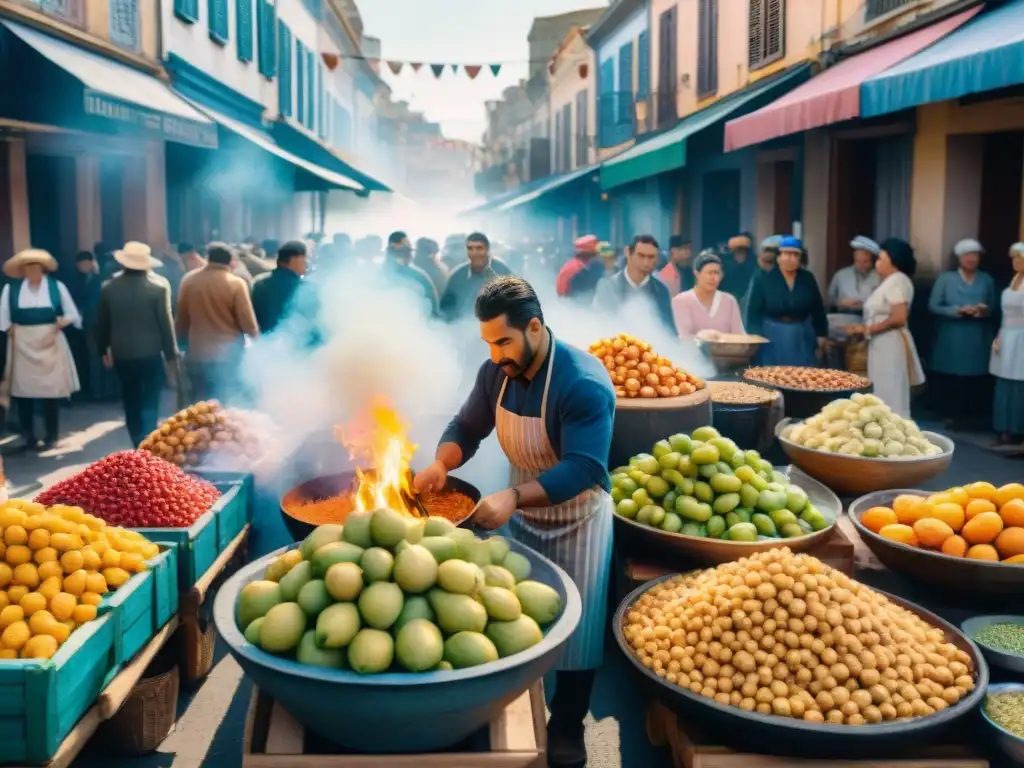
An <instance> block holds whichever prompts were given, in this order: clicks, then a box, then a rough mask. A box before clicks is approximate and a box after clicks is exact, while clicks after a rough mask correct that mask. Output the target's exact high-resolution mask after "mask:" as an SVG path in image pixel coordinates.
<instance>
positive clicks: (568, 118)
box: [562, 104, 574, 171]
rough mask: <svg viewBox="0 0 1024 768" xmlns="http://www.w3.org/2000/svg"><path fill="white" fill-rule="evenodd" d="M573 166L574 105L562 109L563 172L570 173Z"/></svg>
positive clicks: (567, 105)
mask: <svg viewBox="0 0 1024 768" xmlns="http://www.w3.org/2000/svg"><path fill="white" fill-rule="evenodd" d="M573 167H574V166H573V164H572V104H566V105H565V106H564V107H562V170H563V171H570V170H572V169H573Z"/></svg>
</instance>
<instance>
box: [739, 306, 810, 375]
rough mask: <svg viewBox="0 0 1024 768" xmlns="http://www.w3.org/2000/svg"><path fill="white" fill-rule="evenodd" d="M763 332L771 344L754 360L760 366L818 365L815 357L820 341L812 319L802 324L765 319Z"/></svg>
mask: <svg viewBox="0 0 1024 768" xmlns="http://www.w3.org/2000/svg"><path fill="white" fill-rule="evenodd" d="M761 332H762V333H763V334H764V337H765V338H766V339H768V340H769V341H770V342H771V343H770V344H765V345H763V346H762V347H761V349H760V351H759V352H758V353H757V357H755V358H754V361H755V362H756V363H757V364H758V365H799V366H810V367H814V366H817V365H818V360H817V358H816V357H815V356H814V351H815V350H816V349H817V346H818V340H817V337H816V336H815V335H814V325H813V324H812V323H811V318H810V317H808V318H806V319H805V320H802V321H800V322H788V321H785V320H770V319H768V318H765V319H764V320H763V321H762V325H761Z"/></svg>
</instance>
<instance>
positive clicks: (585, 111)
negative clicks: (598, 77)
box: [576, 88, 590, 165]
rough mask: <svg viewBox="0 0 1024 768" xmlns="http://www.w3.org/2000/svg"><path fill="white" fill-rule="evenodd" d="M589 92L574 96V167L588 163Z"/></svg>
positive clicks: (585, 90)
mask: <svg viewBox="0 0 1024 768" xmlns="http://www.w3.org/2000/svg"><path fill="white" fill-rule="evenodd" d="M589 130H590V91H588V90H587V89H586V88H584V89H583V90H582V91H580V92H579V93H577V94H576V165H586V164H587V163H589V162H590V135H589V134H588V131H589Z"/></svg>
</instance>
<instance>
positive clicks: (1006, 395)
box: [992, 377, 1024, 436]
mask: <svg viewBox="0 0 1024 768" xmlns="http://www.w3.org/2000/svg"><path fill="white" fill-rule="evenodd" d="M992 426H993V427H995V430H996V432H999V433H1005V434H1009V435H1016V436H1020V435H1024V381H1016V380H1014V379H1003V378H998V377H997V378H996V393H995V397H994V398H993V402H992Z"/></svg>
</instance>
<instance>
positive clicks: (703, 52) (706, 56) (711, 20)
mask: <svg viewBox="0 0 1024 768" xmlns="http://www.w3.org/2000/svg"><path fill="white" fill-rule="evenodd" d="M697 7H698V11H697V97H698V98H704V97H705V96H710V95H712V94H713V93H715V92H716V91H717V90H718V0H698V6H697Z"/></svg>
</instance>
